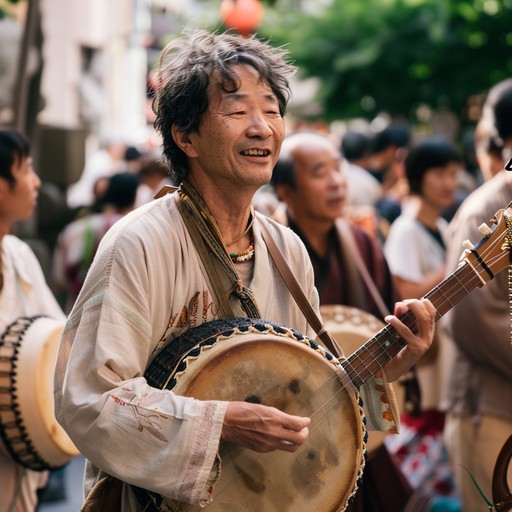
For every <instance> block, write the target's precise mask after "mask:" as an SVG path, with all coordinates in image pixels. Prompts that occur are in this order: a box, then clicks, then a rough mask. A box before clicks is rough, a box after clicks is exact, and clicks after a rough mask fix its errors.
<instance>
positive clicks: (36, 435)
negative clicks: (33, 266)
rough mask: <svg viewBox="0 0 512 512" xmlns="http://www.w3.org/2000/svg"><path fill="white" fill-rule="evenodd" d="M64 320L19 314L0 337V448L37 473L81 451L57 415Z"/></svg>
mask: <svg viewBox="0 0 512 512" xmlns="http://www.w3.org/2000/svg"><path fill="white" fill-rule="evenodd" d="M63 329H64V323H63V322H62V321H60V320H56V319H53V318H49V317H45V316H33V317H20V318H18V319H17V320H16V321H15V322H13V323H12V324H11V325H9V326H8V327H7V328H6V330H5V331H4V333H3V334H2V336H1V337H0V450H2V451H3V452H4V453H6V454H7V455H9V456H10V457H12V458H13V459H14V460H15V461H16V462H17V463H18V464H21V465H22V466H24V467H27V468H29V469H32V470H35V471H43V470H46V469H51V468H58V467H61V466H63V465H65V464H66V463H67V462H69V460H70V459H71V458H72V457H73V456H75V455H78V450H77V449H76V448H75V446H74V444H73V443H72V441H71V440H70V439H69V437H68V436H67V434H66V433H65V432H64V430H63V429H62V428H61V426H60V425H59V424H58V423H57V420H56V419H55V416H54V410H53V408H54V401H53V373H54V369H55V363H56V360H57V353H58V349H59V343H60V337H61V334H62V331H63Z"/></svg>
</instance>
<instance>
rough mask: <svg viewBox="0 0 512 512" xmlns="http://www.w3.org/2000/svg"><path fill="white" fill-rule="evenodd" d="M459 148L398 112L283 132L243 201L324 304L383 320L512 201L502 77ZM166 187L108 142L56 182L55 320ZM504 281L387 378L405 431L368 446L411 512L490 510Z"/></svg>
mask: <svg viewBox="0 0 512 512" xmlns="http://www.w3.org/2000/svg"><path fill="white" fill-rule="evenodd" d="M472 148H473V154H474V156H475V161H476V162H477V166H474V165H473V162H470V161H469V160H468V159H467V158H466V148H462V147H461V146H460V145H459V144H458V141H454V140H450V139H449V138H447V137H444V136H437V135H435V134H434V135H427V136H426V135H424V134H419V133H416V132H415V129H414V127H413V126H411V125H409V124H408V123H407V122H403V121H402V122H390V123H389V124H388V125H387V126H386V127H384V128H383V129H381V130H379V131H377V132H373V131H371V130H367V131H364V130H359V131H350V130H347V131H345V132H344V133H342V134H336V133H331V132H330V131H329V130H327V129H324V130H321V131H320V130H318V129H316V128H307V127H306V128H304V127H301V128H300V129H294V128H293V126H291V127H290V129H289V132H288V136H287V138H286V139H285V142H284V144H283V151H282V155H281V157H280V161H279V163H278V165H277V167H276V170H275V173H274V176H273V179H272V182H271V183H270V184H269V185H268V186H266V187H264V188H263V189H261V190H260V191H259V193H258V194H257V195H256V197H255V201H254V208H255V209H257V210H259V211H262V212H263V213H265V214H267V215H268V216H270V217H272V218H274V219H275V220H277V221H278V222H281V223H285V224H287V225H288V226H289V227H290V228H291V229H293V230H295V231H296V232H297V233H298V234H299V236H300V237H301V238H302V240H303V242H304V244H305V246H306V248H307V249H308V252H309V254H310V257H311V260H312V262H313V267H314V270H315V284H316V286H317V288H318V290H319V293H320V299H321V304H322V305H330V304H331V305H332V304H342V305H347V306H352V307H357V308H360V309H361V310H364V311H366V312H367V313H369V314H372V315H374V316H376V317H378V318H379V319H381V320H382V319H383V318H384V317H385V316H386V314H388V313H389V312H390V309H391V308H392V305H393V303H394V301H395V300H396V299H399V300H403V299H408V298H413V297H416V298H417V297H422V296H424V295H425V294H427V293H428V292H429V291H430V290H432V289H433V288H435V287H436V286H438V285H439V284H440V283H441V282H442V281H443V280H444V279H445V278H446V277H447V276H449V275H451V274H452V273H453V272H454V271H455V270H456V268H457V265H458V262H459V257H460V256H461V254H462V252H463V250H464V247H463V245H462V244H463V242H464V241H465V240H466V239H470V240H471V242H473V243H476V242H478V241H479V239H480V238H481V237H482V236H483V235H481V234H479V232H478V230H477V228H478V226H479V225H480V224H481V223H483V222H488V221H489V220H490V219H491V218H492V216H493V215H494V213H495V212H496V211H498V210H499V209H500V208H505V207H506V206H507V204H508V202H509V201H510V200H512V177H509V176H511V174H510V173H507V171H505V170H504V166H505V164H506V163H507V161H508V159H509V158H510V156H511V150H512V80H507V81H505V82H503V83H501V84H499V85H498V86H496V88H494V89H493V90H491V91H490V92H489V94H488V96H487V101H486V103H485V105H484V108H483V111H482V116H481V119H480V120H479V122H478V125H477V126H476V129H475V130H474V138H473V141H472ZM174 183H175V182H174V180H173V177H172V174H171V173H170V169H169V168H168V166H167V165H166V164H164V163H163V161H162V159H161V154H160V151H159V149H155V148H145V147H135V146H132V145H130V144H129V143H127V142H126V141H123V140H119V139H116V138H115V137H111V138H105V140H103V141H102V144H101V146H100V147H99V149H98V150H97V151H96V152H95V153H94V154H92V155H89V157H88V159H87V162H86V166H85V168H84V170H83V173H82V176H81V178H80V180H79V181H78V182H76V183H74V184H73V185H72V186H70V187H69V189H68V190H67V205H66V206H67V209H66V215H64V216H63V217H62V218H61V219H60V222H61V223H60V225H59V229H58V233H57V236H55V239H54V240H53V241H52V242H53V243H52V247H51V261H52V263H51V265H49V266H48V269H46V270H47V276H46V277H47V281H48V283H49V285H50V288H51V289H52V291H53V293H54V295H55V296H56V298H57V299H58V302H59V304H60V306H61V308H62V310H63V311H64V313H69V311H70V310H71V307H72V305H73V303H74V301H75V299H76V297H77V294H78V292H79V291H80V288H81V286H82V284H83V281H84V279H85V276H86V274H87V270H88V268H89V265H90V264H91V262H92V260H93V258H94V254H95V251H96V249H97V247H98V244H99V243H100V241H101V239H102V237H103V235H104V234H105V233H106V232H107V230H108V229H109V228H110V227H111V226H112V225H113V224H114V223H115V222H117V221H118V220H119V219H120V218H122V217H123V216H124V215H126V214H127V213H128V212H129V211H131V210H133V209H135V208H139V207H141V206H142V205H144V204H146V203H148V202H150V201H152V200H153V197H154V196H155V194H156V193H157V192H158V191H159V190H160V189H161V188H162V187H163V186H165V185H168V186H173V185H174ZM38 215H44V212H42V211H39V212H38ZM352 244H354V245H352ZM465 247H466V248H467V244H466V246H465ZM361 266H362V267H363V268H364V270H361ZM504 274H506V273H502V274H500V275H499V276H496V279H495V280H494V281H493V282H492V283H490V284H486V285H485V286H484V287H482V289H479V290H476V291H475V292H474V294H471V295H469V296H468V297H467V298H464V299H463V300H462V301H461V303H460V304H459V305H457V306H455V307H454V308H453V310H452V311H450V312H449V313H448V314H447V315H446V316H445V317H444V318H443V319H442V320H441V321H440V322H439V323H438V329H437V332H436V337H435V343H434V345H433V347H432V348H431V349H430V351H429V352H428V354H427V355H426V356H424V358H423V360H422V361H420V363H419V364H418V365H417V367H415V368H414V369H413V371H412V372H411V374H410V375H408V376H407V378H405V379H404V380H403V382H402V383H401V384H400V385H401V386H403V387H404V389H405V394H404V396H405V398H403V399H402V400H400V403H399V404H398V405H399V410H400V414H401V416H402V418H401V421H402V431H401V433H400V434H397V435H389V436H387V437H386V439H385V442H384V443H383V445H382V447H381V448H380V449H385V450H386V452H387V454H388V455H389V456H390V458H391V460H392V462H393V464H394V465H395V466H396V467H397V468H398V470H399V471H400V472H401V473H402V474H403V475H404V476H405V480H406V483H405V484H404V485H405V489H406V490H405V491H404V492H405V495H406V498H405V499H406V500H411V497H412V496H416V497H417V499H418V501H417V503H422V505H421V506H420V505H418V507H417V508H415V509H414V510H434V511H437V512H439V511H443V510H445V511H464V512H477V511H481V510H485V509H486V508H487V507H486V505H485V503H484V501H483V499H482V497H481V495H480V494H479V492H478V489H477V487H476V485H475V484H474V482H473V480H472V478H471V477H473V478H474V480H475V481H476V482H477V483H478V486H479V487H480V488H481V489H482V490H483V492H484V494H485V495H487V497H489V498H490V497H491V487H492V486H491V478H492V469H493V467H494V462H495V461H496V457H497V455H498V451H499V449H500V447H501V446H502V445H503V443H504V441H505V440H506V438H507V437H508V436H509V435H510V434H511V433H512V412H511V411H512V409H511V408H510V404H511V403H512V373H511V371H512V370H511V369H512V350H510V317H509V315H510V311H509V307H510V306H509V293H510V292H509V289H508V282H507V278H506V275H504ZM354 276H357V277H355V278H354ZM369 283H370V284H369ZM347 289H348V290H349V292H346V291H345V292H344V293H340V291H341V290H347ZM400 396H401V395H400ZM369 455H370V456H371V454H369ZM370 459H371V457H370ZM371 492H373V491H371V490H369V491H368V493H369V494H371ZM421 497H423V501H421ZM362 506H364V505H362ZM421 507H423V508H421ZM360 510H364V508H361V509H360ZM371 510H378V509H377V508H372V509H371ZM379 510H380V509H379ZM382 510H385V508H383V509H382ZM389 510H391V508H390V509H389ZM411 510H413V509H411Z"/></svg>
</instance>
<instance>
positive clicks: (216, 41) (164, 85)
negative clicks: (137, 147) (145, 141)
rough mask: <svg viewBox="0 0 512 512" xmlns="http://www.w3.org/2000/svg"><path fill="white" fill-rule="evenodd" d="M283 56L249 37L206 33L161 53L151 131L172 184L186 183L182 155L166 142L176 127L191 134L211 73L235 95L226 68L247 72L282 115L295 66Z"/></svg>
mask: <svg viewBox="0 0 512 512" xmlns="http://www.w3.org/2000/svg"><path fill="white" fill-rule="evenodd" d="M287 54H288V52H287V51H286V50H284V49H282V48H273V47H271V46H270V45H268V44H267V43H265V42H263V41H261V40H259V39H257V38H255V37H254V36H253V37H251V38H249V39H246V38H243V37H241V36H237V35H232V34H228V33H224V34H212V33H210V32H207V31H204V30H195V31H188V32H185V33H184V34H183V35H182V36H181V37H178V38H176V39H174V40H173V41H171V42H170V43H169V44H168V45H167V46H166V47H165V48H164V49H163V51H162V54H161V56H160V66H159V70H158V75H157V88H156V93H155V97H154V99H153V111H154V112H155V114H156V118H155V128H156V129H157V130H158V131H159V132H160V133H161V135H162V140H163V154H164V157H165V159H166V160H167V162H168V163H169V165H170V167H171V173H172V175H173V178H174V179H175V181H176V183H181V182H182V181H183V180H185V179H186V178H187V174H188V166H187V158H186V155H185V153H184V152H183V151H182V150H181V149H180V148H179V147H178V145H177V144H176V143H175V141H174V139H173V137H172V131H171V128H172V126H173V125H176V126H177V127H178V128H180V130H183V131H184V132H188V133H190V132H195V131H197V130H198V128H199V124H200V122H201V119H202V117H203V114H204V113H205V112H206V110H207V109H208V93H207V88H208V84H209V80H210V77H211V76H212V73H213V72H218V73H219V74H220V77H221V79H222V85H223V88H224V89H225V90H226V91H236V90H237V89H238V88H239V86H240V85H239V83H238V80H237V77H236V74H234V73H233V71H232V67H233V66H234V65H237V64H243V65H247V66H251V67H253V68H254V69H255V70H256V71H257V72H258V74H259V76H260V78H261V79H262V80H263V81H264V82H266V83H267V84H268V85H269V87H270V88H271V89H272V92H273V93H274V94H275V95H276V98H277V101H278V103H279V111H280V113H281V115H282V116H284V114H285V112H286V105H287V103H288V101H289V99H290V85H289V81H288V80H289V77H290V76H291V75H292V74H293V73H294V72H295V67H294V66H293V65H292V64H291V63H289V62H287V61H286V56H287Z"/></svg>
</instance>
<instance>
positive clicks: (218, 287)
mask: <svg viewBox="0 0 512 512" xmlns="http://www.w3.org/2000/svg"><path fill="white" fill-rule="evenodd" d="M177 206H178V210H179V212H180V214H181V217H182V218H183V222H184V223H185V225H186V226H187V229H188V232H189V234H190V236H191V238H192V240H193V241H194V245H195V247H196V249H197V252H198V254H199V256H200V257H201V261H202V262H203V265H204V268H205V269H206V275H207V276H208V279H209V280H210V283H211V289H212V290H213V293H214V294H215V297H216V299H217V301H216V303H217V307H218V308H219V314H220V316H221V318H233V317H234V316H235V314H234V313H233V309H232V307H231V304H230V303H229V299H228V297H227V295H226V293H225V292H224V290H225V289H226V286H225V284H224V283H222V280H221V277H220V276H219V274H218V271H217V268H216V266H215V265H214V263H213V259H212V258H211V256H210V254H209V251H208V247H207V246H206V243H205V241H204V239H203V237H202V236H201V233H200V232H199V229H198V227H197V225H196V223H195V222H194V219H193V218H192V215H191V214H190V212H189V211H188V209H187V207H186V206H185V205H184V204H183V202H182V201H181V200H178V201H177Z"/></svg>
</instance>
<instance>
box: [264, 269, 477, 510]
mask: <svg viewBox="0 0 512 512" xmlns="http://www.w3.org/2000/svg"><path fill="white" fill-rule="evenodd" d="M478 267H480V268H479V270H480V271H483V266H482V265H478ZM449 277H451V276H449ZM479 281H480V279H479V277H478V276H477V275H476V273H474V272H472V273H471V274H470V277H469V278H468V279H467V281H466V282H465V285H466V286H470V287H471V290H472V289H473V287H474V286H475V285H477V284H478V283H479ZM447 286H448V288H447V290H446V294H447V295H448V296H450V297H451V296H452V294H453V292H454V290H456V289H460V283H458V282H457V279H454V280H453V281H452V280H449V281H448V282H447ZM463 288H464V285H463ZM447 303H448V304H450V305H452V301H451V300H444V299H443V300H442V301H441V302H440V303H439V304H440V305H445V304H447ZM409 327H410V328H411V329H414V328H415V327H416V321H415V319H413V321H412V322H411V324H410V325H409ZM392 331H394V329H393V328H392V327H391V326H390V325H389V324H388V325H386V326H385V327H384V328H383V329H381V331H379V333H377V334H376V335H375V336H374V337H373V338H372V340H373V341H374V343H377V344H378V350H379V351H380V354H377V355H376V356H375V357H373V356H372V357H370V358H367V360H368V359H371V360H372V362H375V360H376V359H377V358H379V357H381V355H383V354H384V353H386V352H388V349H389V347H388V346H385V345H384V344H383V343H382V340H381V338H386V340H385V341H388V340H387V338H388V337H389V336H393V334H394V333H393V332H392ZM397 342H398V340H397ZM384 343H385V342H384ZM359 359H360V361H359V362H358V365H359V366H358V365H356V366H355V368H356V373H359V372H358V370H357V368H359V367H360V366H361V364H363V365H364V366H365V367H367V364H366V363H365V361H364V359H362V358H359ZM329 364H331V363H329ZM340 364H341V363H340ZM379 368H380V365H379ZM334 381H338V383H339V384H338V386H342V383H341V381H340V379H339V376H338V375H337V373H336V372H335V371H334V365H333V377H332V378H328V379H327V381H326V382H325V383H324V384H322V385H321V386H319V387H318V389H317V391H316V393H318V395H319V396H322V397H324V398H325V396H328V397H329V398H328V399H327V400H324V401H323V403H322V404H318V406H317V407H315V410H314V411H313V412H312V413H311V414H310V417H311V419H312V422H311V424H310V427H309V429H310V435H311V436H314V435H315V433H319V434H320V436H319V439H318V441H319V442H320V445H319V446H318V449H319V450H320V449H329V444H327V445H325V446H324V445H322V444H321V442H322V440H323V439H324V437H325V441H327V440H330V441H331V442H336V439H334V440H332V438H331V439H328V437H327V433H326V434H325V435H324V436H322V434H323V432H325V431H326V429H327V427H329V425H328V424H324V423H323V422H322V419H323V418H328V417H329V416H330V417H333V418H335V421H336V423H337V424H338V420H337V418H338V415H336V416H334V415H332V414H331V413H332V411H333V408H335V407H338V405H337V403H339V407H343V406H344V404H345V403H346V402H348V401H349V400H350V401H351V402H352V404H353V407H354V408H356V410H357V409H358V404H356V403H353V400H352V395H351V394H350V391H349V390H346V389H345V393H344V394H340V393H335V392H334V393H326V390H327V389H329V388H332V386H333V385H334V384H333V383H334ZM318 395H316V396H318ZM314 396H315V394H314V395H313V397H314ZM334 400H336V401H337V403H335V402H333V401H334ZM329 405H330V406H331V407H329ZM358 418H359V412H358V411H356V420H355V421H356V423H357V421H358ZM333 427H334V425H333ZM320 428H321V429H322V430H321V431H320ZM329 432H335V430H334V428H331V429H329ZM337 438H338V439H339V442H340V445H342V443H343V442H344V441H345V442H346V441H347V439H346V432H340V433H339V436H338V437H337ZM349 441H351V439H349ZM340 445H337V446H339V447H340V448H341V446H340ZM316 447H317V445H315V448H316ZM309 470H310V468H309V467H308V466H305V467H304V468H302V470H301V472H307V471H309ZM355 470H356V473H352V474H353V475H354V477H355V475H356V474H357V472H358V471H359V466H358V467H357V468H355ZM351 490H352V489H351V488H350V489H346V493H349V492H351ZM263 500H264V501H267V497H263ZM268 500H270V496H268Z"/></svg>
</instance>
